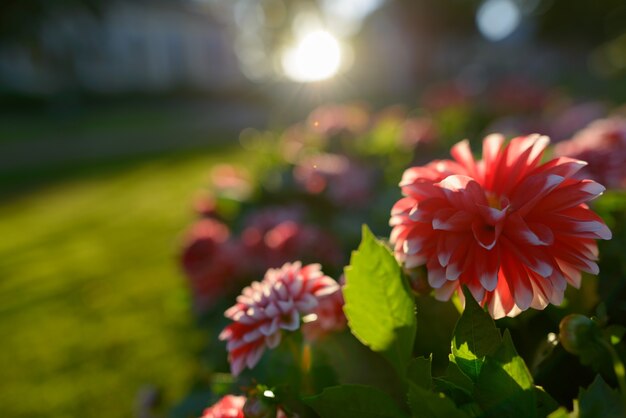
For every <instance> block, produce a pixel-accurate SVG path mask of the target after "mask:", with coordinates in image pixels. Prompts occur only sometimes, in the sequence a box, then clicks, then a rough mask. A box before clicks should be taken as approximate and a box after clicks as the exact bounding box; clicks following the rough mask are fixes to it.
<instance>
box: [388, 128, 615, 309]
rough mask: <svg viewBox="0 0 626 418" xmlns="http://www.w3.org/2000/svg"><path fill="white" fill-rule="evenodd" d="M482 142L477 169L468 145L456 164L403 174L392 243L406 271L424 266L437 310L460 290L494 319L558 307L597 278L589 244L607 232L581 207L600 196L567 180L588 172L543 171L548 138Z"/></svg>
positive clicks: (574, 164) (560, 162)
mask: <svg viewBox="0 0 626 418" xmlns="http://www.w3.org/2000/svg"><path fill="white" fill-rule="evenodd" d="M503 142H504V138H503V137H502V136H501V135H490V136H488V137H487V138H485V140H484V141H483V160H481V161H475V160H474V158H473V156H472V153H471V151H470V148H469V144H468V142H467V141H462V142H460V143H458V144H457V145H455V146H454V147H453V148H452V152H451V154H452V156H453V157H454V159H455V160H456V161H451V160H442V161H433V162H431V163H430V164H427V165H426V166H422V167H413V168H410V169H408V170H406V171H405V173H404V176H403V178H402V182H401V183H400V187H401V188H402V193H403V195H404V196H405V197H404V198H403V199H400V200H399V201H398V202H397V203H396V204H395V205H394V207H393V209H392V211H391V219H390V222H389V223H390V225H391V226H393V230H392V232H391V238H390V240H391V243H392V244H393V245H394V250H395V255H396V258H397V259H398V261H400V262H402V263H404V264H405V266H406V267H407V268H412V267H416V266H420V265H426V268H427V270H428V282H429V284H430V286H431V287H433V288H434V289H435V296H436V298H437V299H439V300H447V299H449V298H450V296H451V295H452V293H453V292H454V291H455V290H459V289H460V286H461V285H466V286H467V287H468V288H469V290H470V291H471V292H472V294H473V296H474V298H476V300H478V301H479V302H481V303H482V304H483V305H487V307H488V308H489V312H490V313H491V315H492V316H493V317H494V318H501V317H503V316H515V315H517V314H518V313H519V312H520V311H523V310H526V309H527V308H528V307H533V308H535V309H543V308H545V307H546V306H547V305H548V303H553V304H557V305H558V304H560V303H561V301H562V299H563V294H564V292H565V288H566V286H567V284H568V283H569V284H571V285H573V286H575V287H578V286H579V285H580V279H581V273H580V272H581V271H586V272H589V273H592V274H597V273H598V265H597V264H596V263H595V261H596V260H597V257H598V249H597V245H596V243H595V241H594V240H595V239H610V238H611V231H610V230H609V229H608V228H607V227H606V225H605V224H604V222H603V221H602V219H601V218H600V217H598V216H597V215H596V214H595V213H593V212H592V211H591V210H590V209H589V207H588V206H587V205H585V202H587V201H589V200H591V199H593V198H594V197H596V196H598V195H600V194H601V193H602V192H603V191H604V187H603V186H601V185H600V184H598V183H596V182H594V181H592V180H579V179H576V178H573V177H572V176H573V174H574V173H576V172H577V171H578V170H579V169H580V168H582V167H584V166H585V164H586V163H585V162H583V161H579V160H574V159H571V158H566V157H561V158H557V159H554V160H551V161H549V162H546V163H544V164H541V163H540V161H541V157H542V155H543V152H544V150H545V148H546V146H547V145H548V142H549V139H548V138H547V137H545V136H539V135H530V136H526V137H518V138H515V139H513V140H512V141H511V142H510V143H509V144H507V145H506V146H504V148H503V147H502V145H503Z"/></svg>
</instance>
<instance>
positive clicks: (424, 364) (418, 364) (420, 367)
mask: <svg viewBox="0 0 626 418" xmlns="http://www.w3.org/2000/svg"><path fill="white" fill-rule="evenodd" d="M431 364H432V356H431V357H430V358H426V357H418V358H414V359H412V360H411V362H410V363H409V367H408V370H407V378H408V379H409V381H410V382H412V383H414V384H415V385H417V386H419V387H421V388H423V389H430V386H431V385H432V381H433V379H432V377H431Z"/></svg>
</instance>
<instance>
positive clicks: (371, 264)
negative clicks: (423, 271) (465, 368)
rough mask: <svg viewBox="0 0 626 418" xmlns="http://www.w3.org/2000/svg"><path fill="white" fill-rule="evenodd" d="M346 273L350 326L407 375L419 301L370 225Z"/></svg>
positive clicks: (364, 228) (364, 341) (362, 340)
mask: <svg viewBox="0 0 626 418" xmlns="http://www.w3.org/2000/svg"><path fill="white" fill-rule="evenodd" d="M345 274H346V286H345V288H344V297H345V301H346V303H345V305H344V312H345V313H346V317H347V318H348V326H349V327H350V330H351V331H352V333H353V334H354V335H355V336H356V337H357V338H358V339H359V341H361V342H362V343H363V344H365V345H367V346H368V347H370V348H371V349H372V350H373V351H376V352H380V353H382V354H383V355H384V356H385V357H386V358H387V359H388V360H389V361H390V362H391V364H392V365H393V366H394V367H395V369H396V370H397V371H398V373H399V374H400V375H401V376H404V375H405V374H406V365H407V363H408V361H409V359H410V357H411V354H412V351H413V341H414V339H415V330H416V319H415V304H414V302H413V296H412V295H411V292H410V290H409V288H408V285H407V283H406V281H405V278H404V276H403V274H402V270H401V269H400V266H399V265H398V263H397V261H396V260H395V258H394V257H393V255H392V254H391V252H390V251H389V249H388V248H387V247H386V246H385V245H384V244H383V243H382V242H380V241H378V240H377V239H376V238H375V237H374V235H373V234H372V232H371V231H370V230H369V228H368V227H367V225H363V238H362V240H361V244H360V245H359V248H358V250H357V251H353V252H352V258H351V260H350V265H349V266H348V267H346V269H345Z"/></svg>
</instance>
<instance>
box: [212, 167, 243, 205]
mask: <svg viewBox="0 0 626 418" xmlns="http://www.w3.org/2000/svg"><path fill="white" fill-rule="evenodd" d="M211 183H212V184H213V188H214V189H215V191H216V193H218V194H220V195H222V196H226V197H229V198H231V199H235V200H246V199H247V198H248V197H250V195H251V194H252V183H251V181H250V173H249V172H248V171H247V170H245V169H243V168H241V167H236V166H234V165H231V164H219V165H216V166H215V167H214V168H213V170H211Z"/></svg>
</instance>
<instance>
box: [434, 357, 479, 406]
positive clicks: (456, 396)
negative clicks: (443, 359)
mask: <svg viewBox="0 0 626 418" xmlns="http://www.w3.org/2000/svg"><path fill="white" fill-rule="evenodd" d="M433 381H434V382H435V385H434V386H435V390H437V391H439V392H443V393H444V394H445V395H446V396H448V397H449V398H450V399H452V400H453V401H454V403H455V404H457V405H463V406H464V405H465V404H468V403H471V402H472V401H473V397H472V392H473V391H474V382H472V380H471V379H470V378H469V377H467V376H466V375H465V374H464V373H463V372H462V371H461V370H460V369H459V367H458V366H457V365H456V364H455V363H453V362H450V363H448V368H447V370H446V374H445V376H441V377H436V378H433Z"/></svg>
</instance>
